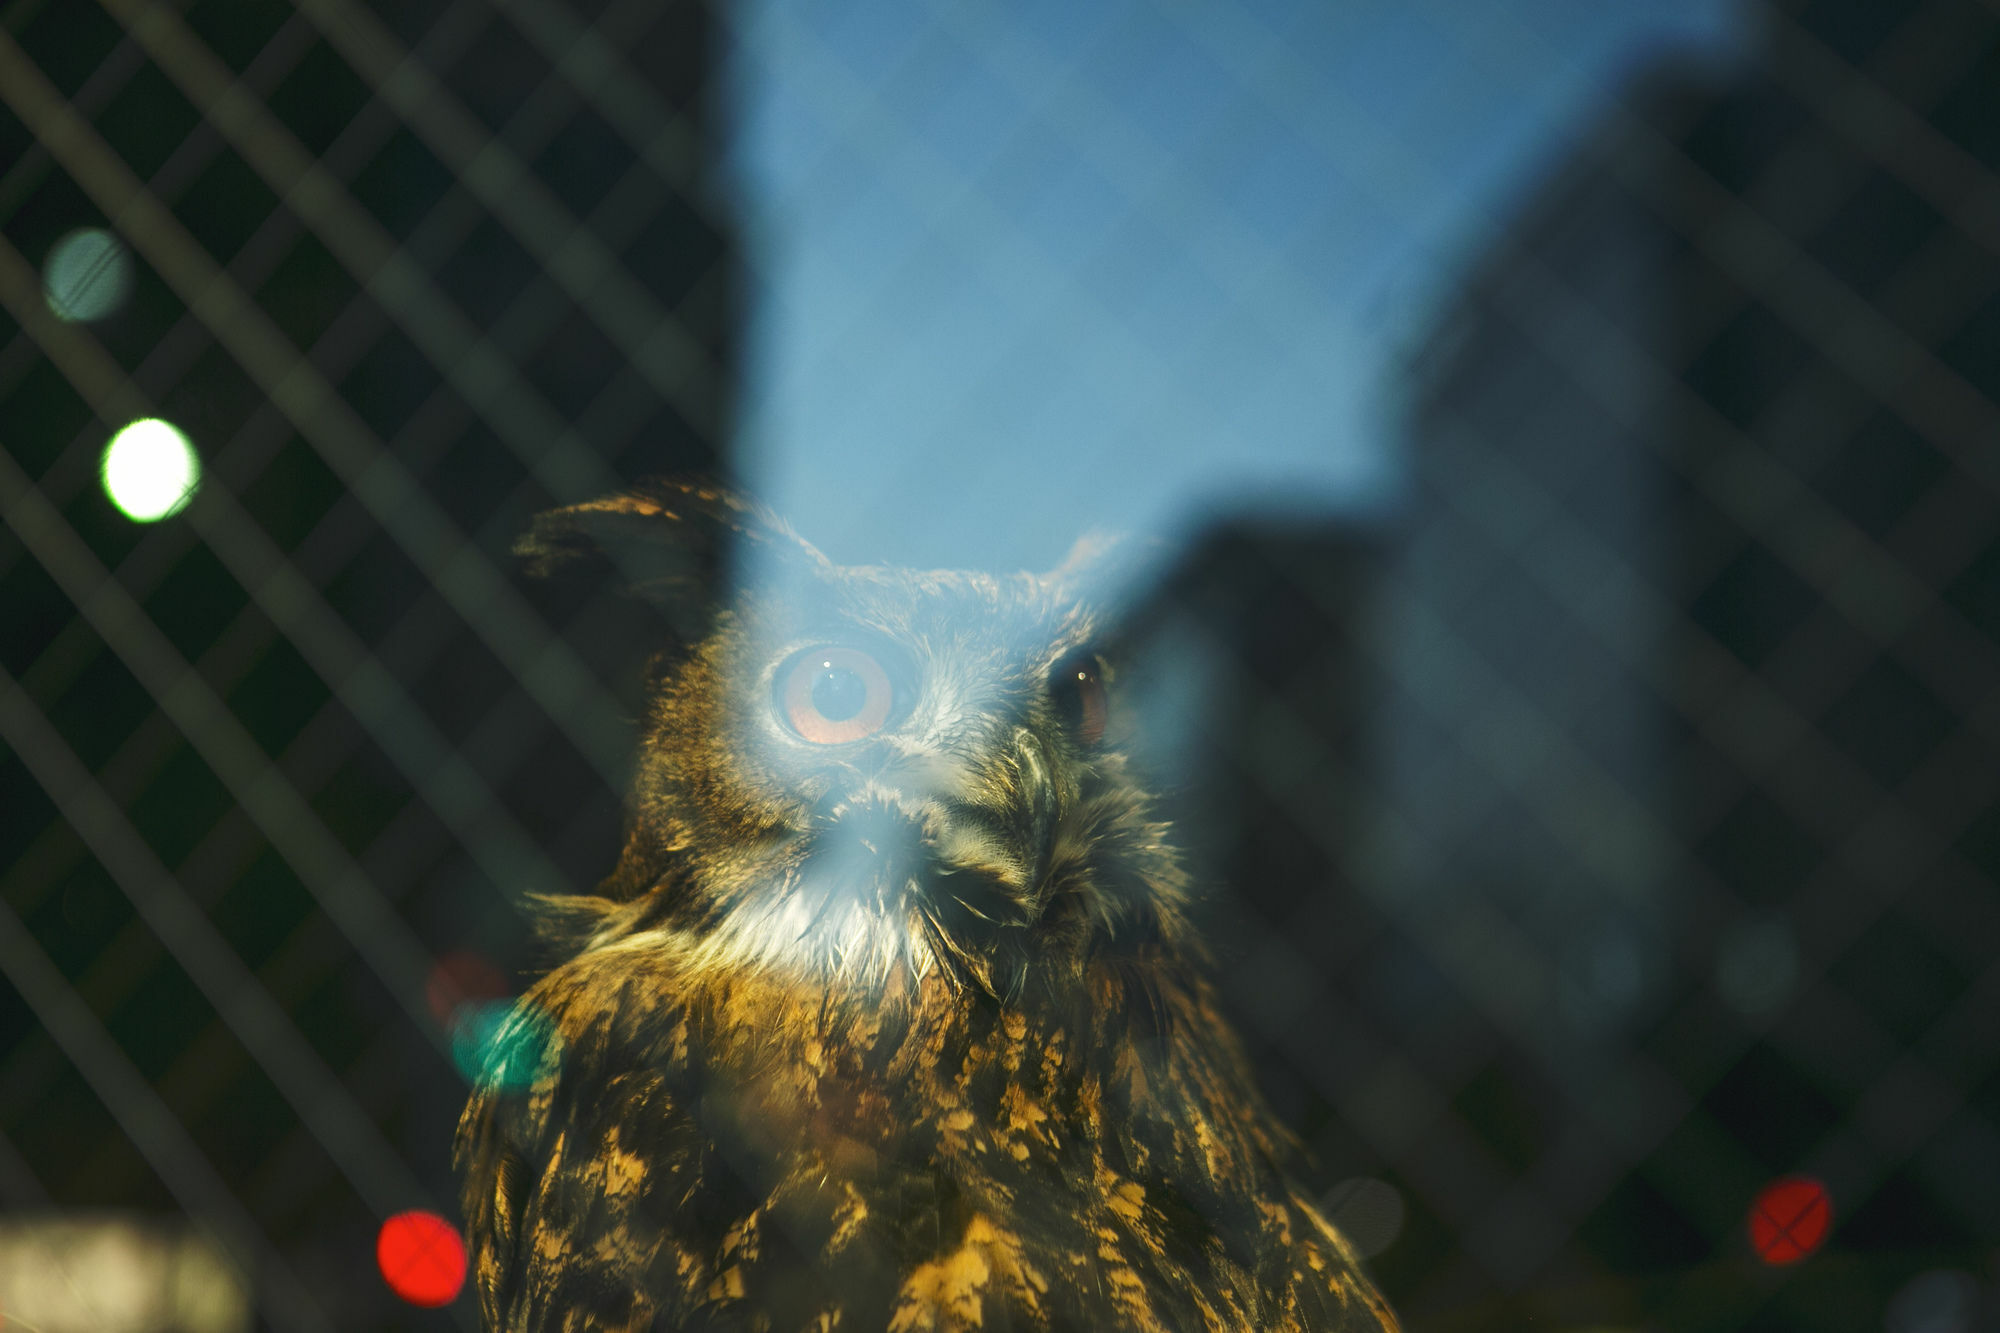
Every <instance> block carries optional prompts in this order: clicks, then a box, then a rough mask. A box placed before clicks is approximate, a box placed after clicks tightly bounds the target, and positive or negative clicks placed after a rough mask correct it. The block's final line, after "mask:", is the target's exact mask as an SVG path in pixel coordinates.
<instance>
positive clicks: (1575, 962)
mask: <svg viewBox="0 0 2000 1333" xmlns="http://www.w3.org/2000/svg"><path fill="white" fill-rule="evenodd" d="M1644 991H1645V959H1644V958H1642V957H1641V956H1640V953H1639V945H1638V942H1637V941H1636V940H1634V939H1633V937H1632V934H1631V932H1630V931H1628V930H1626V929H1624V928H1623V927H1621V926H1616V925H1605V926H1601V927H1599V928H1598V929H1596V930H1594V931H1591V932H1590V933H1589V934H1587V935H1583V936H1580V937H1579V938H1577V939H1576V940H1574V941H1573V942H1572V943H1571V945H1570V947H1569V948H1568V949H1567V950H1566V951H1565V957H1564V960H1563V971H1562V975H1561V979H1560V985H1559V987H1558V989H1557V992H1556V1002H1557V1005H1558V1006H1559V1008H1560V1009H1561V1011H1562V1014H1563V1017H1564V1018H1565V1019H1566V1020H1567V1021H1568V1022H1569V1024H1570V1026H1572V1027H1574V1028H1577V1029H1579V1030H1581V1031H1585V1032H1603V1031H1604V1030H1605V1029H1608V1028H1612V1027H1616V1026H1617V1025H1618V1024H1620V1023H1622V1022H1624V1021H1625V1020H1626V1019H1627V1018H1629V1017H1630V1016H1631V1013H1632V1010H1633V1009H1634V1008H1636V1007H1637V1005H1638V1003H1639V1000H1640V998H1641V997H1642V996H1643V994H1644Z"/></svg>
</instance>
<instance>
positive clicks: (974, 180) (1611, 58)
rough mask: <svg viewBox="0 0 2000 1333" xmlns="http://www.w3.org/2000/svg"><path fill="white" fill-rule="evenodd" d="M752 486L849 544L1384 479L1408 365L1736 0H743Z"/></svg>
mask: <svg viewBox="0 0 2000 1333" xmlns="http://www.w3.org/2000/svg"><path fill="white" fill-rule="evenodd" d="M729 12H730V13H731V14H733V15H734V18H733V24H734V54H733V58H732V76H731V79H730V88H731V99H732V100H731V109H732V116H731V121H732V125H731V131H730V136H731V137H730V148H729V155H728V161H729V175H728V180H729V188H730V190H731V192H732V198H733V202H734V206H735V207H736V209H737V211H738V214H739V216H740V217H741V218H742V220H743V223H744V226H745V232H744V236H745V244H746V246H747V249H748V259H749V264H750V267H751V270H752V284H751V293H750V296H751V301H750V306H749V315H750V321H751V323H750V329H749V339H748V346H747V364H746V366H745V382H744V399H743V412H742V416H741V426H742V434H741V439H740V443H739V452H738V455H737V459H738V466H739V469H740V471H741V473H742V475H743V476H744V478H745V480H746V481H747V482H748V483H749V485H750V486H751V487H752V488H753V489H754V490H755V491H756V492H757V493H759V494H760V495H761V496H763V497H764V498H765V499H766V500H768V501H769V502H770V503H772V504H773V506H774V507H776V508H777V509H778V510H779V511H780V512H781V513H784V514H786V515H787V516H788V517H790V518H791V519H792V520H793V521H794V523H795V524H796V525H797V526H798V527H799V528H800V530H801V531H802V532H803V533H804V534H805V535H806V536H807V537H808V538H810V539H812V540H814V541H816V542H818V543H819V544H821V545H822V546H823V547H824V548H825V549H826V550H827V551H828V553H829V554H831V555H833V556H834V557H835V558H836V559H839V560H843V561H849V562H874V561H884V562H894V563H909V564H920V565H936V566H964V567H984V568H999V569H1004V568H1020V567H1024V566H1025V567H1030V568H1040V567H1046V566H1048V565H1050V564H1052V563H1054V561H1056V560H1057V559H1058V558H1060V556H1061V554H1062V552H1063V551H1064V550H1065V549H1066V548H1067V547H1068V545H1069V543H1070V542H1071V541H1072V540H1073V539H1074V538H1075V537H1076V536H1077V535H1079V534H1080V533H1082V532H1084V531H1085V530H1088V529H1092V528H1109V529H1114V530H1121V531H1131V532H1140V533H1147V534H1151V535H1157V536H1164V537H1167V538H1169V539H1170V540H1171V539H1175V538H1177V537H1180V536H1183V535H1185V534H1186V533H1188V532H1190V531H1192V530H1194V529H1196V528H1198V527H1199V526H1201V525H1202V524H1204V523H1206V522H1209V521H1212V520H1214V519H1215V518H1217V517H1221V516H1225V515H1231V514H1240V513H1246V512H1279V513H1283V514H1286V515H1288V516H1292V517H1307V518H1315V517H1324V516H1330V515H1339V514H1356V513H1367V512H1371V511H1379V510H1381V509H1382V508H1383V506H1384V505H1385V503H1387V502H1388V501H1390V500H1391V499H1392V497H1393V495H1394V492H1395V481H1396V476H1397V469H1398V456H1397V430H1396V424H1395V409H1394V399H1395V395H1394V392H1393V388H1394V368H1395V366H1396V365H1397V363H1398V361H1399V359H1400V358H1401V357H1402V356H1403V355H1405V354H1407V352H1408V350H1409V349H1410V348H1411V346H1412V345H1413V343H1415V342H1416V341H1417V340H1419V339H1420V338H1421V336H1422V333H1423V330H1424V327H1425V323H1426V320H1427V318H1428V315H1429V313H1430V312H1431V311H1432V310H1433V309H1434V308H1435V306H1436V303H1437V301H1438V300H1439V299H1440V298H1441V297H1442V296H1443V295H1444V294H1446V293H1448V291H1449V289H1450V287H1451V284H1452V281H1453V278H1454V276H1455V275H1456V274H1457V273H1459V272H1461V271H1462V270H1463V268H1464V266H1465V265H1466V264H1467V263H1468V262H1469V261H1470V260H1472V259H1473V258H1475V257H1476V256H1477V254H1478V252H1479V250H1480V248H1481V245H1482V243H1483V241H1484V238H1486V237H1487V236H1489V235H1490V234H1491V233H1492V231H1493V229H1494V228H1495V227H1497V226H1499V225H1502V224H1504V222H1505V221H1506V219H1507V217H1508V215H1509V211H1510V208H1511V207H1512V206H1513V204H1514V203H1515V202H1516V201H1517V200H1518V198H1519V196H1520V195H1521V194H1522V193H1523V191H1525V190H1526V189H1528V188H1530V187H1531V186H1532V184H1533V182H1534V181H1535V180H1537V179H1538V178H1539V176H1540V175H1541V173H1543V172H1545V171H1546V170H1547V169H1548V168H1549V167H1551V166H1553V165H1554V164H1556V163H1558V162H1559V161H1560V160H1561V158H1562V156H1563V154H1564V151H1565V146H1566V145H1567V144H1568V143H1569V142H1570V141H1571V140H1572V139H1573V138H1574V137H1576V136H1577V135H1579V134H1581V133H1584V132H1586V131H1587V129H1588V127H1589V126H1590V124H1591V123H1592V118H1593V108H1594V107H1595V106H1596V105H1597V103H1598V102H1599V100H1600V99H1602V98H1603V97H1604V96H1606V95H1607V94H1608V93H1609V92H1610V91H1611V90H1613V89H1615V88H1616V87H1617V86H1618V85H1619V84H1620V82H1621V81H1622V80H1623V78H1624V77H1625V76H1626V75H1628V74H1629V73H1630V72H1632V71H1633V70H1634V69H1635V68H1637V67H1640V66H1642V65H1644V64H1647V63H1650V62H1652V61H1655V60H1657V59H1659V58H1661V57H1662V55H1663V53H1665V52H1666V51H1669V50H1673V51H1680V52H1688V51H1695V52H1700V53H1705V54H1707V55H1710V56H1712V58H1716V59H1720V58H1721V57H1722V55H1723V54H1724V53H1726V52H1727V51H1728V50H1730V49H1732V47H1733V46H1734V45H1740V42H1741V29H1742V28H1743V26H1744V20H1743V18H1742V16H1741V10H1740V7H1739V6H1738V5H1737V4H1735V3H1733V2H1731V0H1679V2H1678V3H1659V2H1651V0H1649V2H1647V3H1639V2H1638V0H1623V2H1622V3H1621V2H1620V0H1404V2H1403V3H1392V2H1391V0H1324V2H1323V3H1303V2H1301V0H1108V2H1106V3H1091V2H1089V0H1084V2H1082V3H1078V2H1077V0H1070V2H1068V3H1061V2H1056V0H1007V2H1006V3H1000V4H978V3H972V4H968V3H962V2H961V0H744V3H742V4H740V5H739V6H737V7H735V8H733V9H732V10H730V11H729Z"/></svg>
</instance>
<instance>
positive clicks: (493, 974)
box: [424, 953, 507, 1028]
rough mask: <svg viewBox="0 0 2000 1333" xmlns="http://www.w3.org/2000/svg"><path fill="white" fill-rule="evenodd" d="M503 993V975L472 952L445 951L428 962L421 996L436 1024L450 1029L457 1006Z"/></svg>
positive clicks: (489, 998)
mask: <svg viewBox="0 0 2000 1333" xmlns="http://www.w3.org/2000/svg"><path fill="white" fill-rule="evenodd" d="M506 994H507V978H505V977H503V976H501V975H500V969H499V968H497V967H495V966H493V964H492V963H490V962H488V961H487V960H486V959H484V958H482V957H480V956H479V955H478V954H476V953H448V954H445V955H444V956H443V957H441V958H439V959H438V960H437V962H436V963H434V964H432V965H431V973H430V976H428V977H427V978H425V979H424V999H425V1001H426V1002H428V1003H429V1005H430V1008H431V1017H432V1018H435V1019H436V1020H437V1023H438V1026H439V1027H442V1028H450V1027H452V1026H453V1025H454V1024H455V1023H456V1022H457V1021H458V1011H459V1009H460V1008H461V1007H462V1006H464V1005H466V1004H469V1003H473V1002H477V1001H483V1000H498V999H501V998H503V997H505V996H506Z"/></svg>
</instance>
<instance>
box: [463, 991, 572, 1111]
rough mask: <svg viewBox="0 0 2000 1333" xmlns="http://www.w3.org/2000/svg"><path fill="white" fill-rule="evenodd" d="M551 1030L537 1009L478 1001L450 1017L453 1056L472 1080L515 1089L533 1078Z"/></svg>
mask: <svg viewBox="0 0 2000 1333" xmlns="http://www.w3.org/2000/svg"><path fill="white" fill-rule="evenodd" d="M550 1035H551V1034H550V1031H549V1023H548V1020H547V1018H545V1017H544V1016H543V1015H542V1013H541V1011H540V1010H538V1009H534V1008H531V1007H529V1006H527V1005H518V1006H517V1005H516V1004H515V1003H514V1002H512V1001H509V1000H483V1001H477V1002H474V1003H471V1004H466V1005H461V1006H460V1007H459V1010H458V1013H457V1014H456V1015H455V1017H454V1019H453V1021H452V1026H451V1054H452V1059H453V1060H454V1061H456V1063H457V1065H458V1072H459V1073H461V1074H463V1075H464V1076H465V1079H466V1081H467V1082H468V1083H476V1084H478V1085H479V1086H480V1087H482V1088H498V1089H502V1090H504V1091H510V1092H517V1091H519V1090H521V1089H523V1088H526V1087H527V1086H528V1085H529V1084H531V1083H533V1082H534V1081H535V1074H536V1072H537V1071H538V1070H539V1069H540V1068H541V1064H542V1058H543V1056H544V1054H545V1053H546V1052H547V1050H548V1046H549V1039H550Z"/></svg>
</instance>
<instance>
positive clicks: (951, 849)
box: [816, 727, 1060, 924]
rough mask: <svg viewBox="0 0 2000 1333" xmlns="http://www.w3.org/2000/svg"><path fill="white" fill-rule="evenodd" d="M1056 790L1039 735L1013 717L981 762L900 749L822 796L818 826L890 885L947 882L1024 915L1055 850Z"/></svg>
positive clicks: (828, 841) (1033, 909)
mask: <svg viewBox="0 0 2000 1333" xmlns="http://www.w3.org/2000/svg"><path fill="white" fill-rule="evenodd" d="M1059 795H1060V793H1059V786H1058V783H1057V781H1056V779H1055V768H1054V758H1053V756H1051V755H1050V754H1049V752H1048V750H1047V748H1046V746H1045V745H1044V744H1043V742H1042V739H1041V737H1040V736H1038V735H1037V734H1036V733H1035V732H1034V731H1033V730H1032V729H1030V728H1028V727H1016V728H1014V729H1013V732H1012V734H1011V735H1010V736H1009V737H1008V738H1007V741H1006V742H1003V743H1002V744H1000V745H998V746H995V747H993V749H992V751H991V757H990V758H989V759H988V760H987V761H986V762H985V763H982V764H980V765H978V766H977V767H976V768H975V767H972V766H968V765H965V764H963V763H961V762H957V761H954V762H951V763H949V764H946V763H940V762H937V761H928V762H926V761H924V760H918V759H912V758H907V757H899V758H898V759H897V760H895V761H892V762H891V763H890V764H888V765H886V766H885V767H884V768H883V769H882V770H881V771H880V772H878V773H877V774H875V775H874V776H873V777H871V778H869V779H868V780H866V781H864V782H863V783H862V784H861V785H860V786H859V787H858V788H857V789H855V790H852V791H850V792H847V793H844V794H842V795H840V796H837V797H830V798H828V799H827V800H825V801H822V802H821V803H820V806H819V808H818V810H817V811H816V814H817V816H818V821H817V822H819V823H820V830H819V831H818V833H817V835H816V836H817V839H818V840H819V841H820V842H821V844H822V846H823V847H824V848H825V849H826V850H828V851H832V852H834V853H835V854H836V855H839V856H842V857H843V858H844V857H846V856H850V855H855V856H860V857H864V858H866V859H867V860H868V861H869V862H870V863H871V864H872V866H873V867H874V871H875V875H876V876H877V877H878V882H879V883H880V884H881V885H882V887H883V888H884V889H888V890H890V891H894V890H895V889H898V888H905V887H907V888H908V889H911V890H914V891H916V892H918V893H926V892H930V891H932V890H934V889H937V888H940V887H942V886H944V885H945V884H948V886H949V888H950V890H951V892H952V893H953V894H955V895H957V896H958V897H959V898H960V899H961V900H962V903H961V905H963V906H964V907H966V908H967V910H970V911H972V912H974V914H975V915H986V914H988V913H991V914H993V915H994V916H995V918H996V919H1005V920H1008V921H1009V922H1010V923H1012V924H1027V922H1028V921H1029V920H1032V919H1033V918H1034V916H1036V915H1038V914H1039V910H1040V907H1041V896H1042V886H1043V884H1044V883H1045V881H1046V880H1047V878H1048V874H1049V867H1050V864H1051V862H1052V860H1053V856H1054V848H1055V839H1056V826H1057V822H1058V818H1059V815H1060V800H1059ZM975 885H976V886H977V888H976V889H975V888H974V887H973V886H975ZM974 895H976V896H974Z"/></svg>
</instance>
